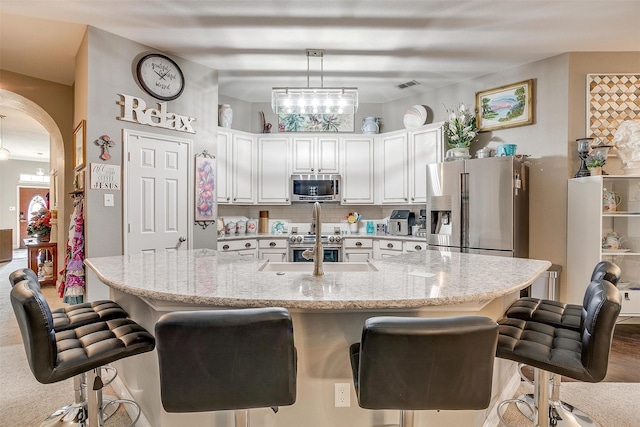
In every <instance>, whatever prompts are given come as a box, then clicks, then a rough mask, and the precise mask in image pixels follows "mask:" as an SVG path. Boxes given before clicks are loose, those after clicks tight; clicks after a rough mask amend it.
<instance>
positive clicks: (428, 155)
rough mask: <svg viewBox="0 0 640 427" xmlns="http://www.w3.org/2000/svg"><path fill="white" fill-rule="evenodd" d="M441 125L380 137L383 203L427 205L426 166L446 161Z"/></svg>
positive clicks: (379, 156)
mask: <svg viewBox="0 0 640 427" xmlns="http://www.w3.org/2000/svg"><path fill="white" fill-rule="evenodd" d="M442 126H443V123H442V122H439V123H433V124H430V125H426V126H422V127H420V128H417V129H414V130H411V131H409V132H407V131H397V132H389V133H387V134H382V135H381V136H380V140H379V145H380V150H379V155H378V163H377V164H378V167H377V169H378V176H379V180H380V183H379V185H378V188H379V189H380V194H379V200H380V203H382V204H407V203H419V204H423V203H426V201H427V165H428V164H429V163H437V162H441V161H443V159H444V138H443V134H442Z"/></svg>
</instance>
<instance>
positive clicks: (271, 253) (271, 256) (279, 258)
mask: <svg viewBox="0 0 640 427" xmlns="http://www.w3.org/2000/svg"><path fill="white" fill-rule="evenodd" d="M259 253H260V258H261V259H267V260H269V261H271V262H287V250H286V249H281V250H273V249H265V250H260V251H259Z"/></svg>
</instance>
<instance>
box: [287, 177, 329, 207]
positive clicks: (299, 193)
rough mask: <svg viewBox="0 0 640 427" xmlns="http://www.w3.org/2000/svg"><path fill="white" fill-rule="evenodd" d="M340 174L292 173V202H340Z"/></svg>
mask: <svg viewBox="0 0 640 427" xmlns="http://www.w3.org/2000/svg"><path fill="white" fill-rule="evenodd" d="M339 201H340V175H330V174H318V175H292V176H291V202H339Z"/></svg>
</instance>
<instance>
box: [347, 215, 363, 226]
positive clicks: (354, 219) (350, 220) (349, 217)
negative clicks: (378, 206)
mask: <svg viewBox="0 0 640 427" xmlns="http://www.w3.org/2000/svg"><path fill="white" fill-rule="evenodd" d="M360 218H362V215H360V214H359V213H358V212H349V213H348V214H347V222H348V223H349V224H354V223H356V222H358V221H360Z"/></svg>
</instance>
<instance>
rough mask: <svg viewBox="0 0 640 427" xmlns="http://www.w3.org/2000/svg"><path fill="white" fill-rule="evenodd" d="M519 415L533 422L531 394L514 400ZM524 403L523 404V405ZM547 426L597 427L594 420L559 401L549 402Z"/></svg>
mask: <svg viewBox="0 0 640 427" xmlns="http://www.w3.org/2000/svg"><path fill="white" fill-rule="evenodd" d="M516 400H517V402H515V403H516V406H517V408H518V410H519V411H520V413H522V415H524V416H525V417H527V418H529V419H530V420H533V413H532V412H531V408H533V394H523V395H521V396H518V398H517V399H516ZM523 402H524V404H523ZM549 425H550V426H557V427H599V426H600V424H598V423H597V422H596V421H595V420H593V419H592V418H591V417H590V416H589V415H587V414H586V413H584V412H582V411H581V410H580V409H578V408H576V407H575V406H572V405H570V404H568V403H566V402H562V401H560V400H549Z"/></svg>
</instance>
